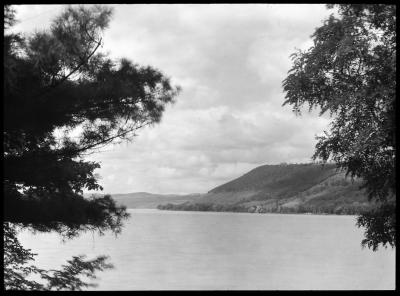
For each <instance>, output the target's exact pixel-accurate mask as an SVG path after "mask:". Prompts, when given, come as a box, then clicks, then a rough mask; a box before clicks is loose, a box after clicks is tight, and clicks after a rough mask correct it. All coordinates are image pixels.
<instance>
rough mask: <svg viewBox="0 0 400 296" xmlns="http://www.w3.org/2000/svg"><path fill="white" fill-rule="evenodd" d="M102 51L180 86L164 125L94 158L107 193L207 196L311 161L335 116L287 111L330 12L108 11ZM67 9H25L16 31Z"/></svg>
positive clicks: (275, 8) (316, 8) (319, 8)
mask: <svg viewBox="0 0 400 296" xmlns="http://www.w3.org/2000/svg"><path fill="white" fill-rule="evenodd" d="M112 6H113V7H114V8H115V9H114V15H113V18H112V21H111V23H110V26H109V28H108V29H107V30H106V32H105V36H104V48H103V50H105V51H107V52H109V54H110V56H111V57H113V58H120V57H126V58H129V59H131V60H132V61H134V62H135V63H138V64H141V65H151V66H153V67H155V68H158V69H160V70H161V71H162V72H164V73H165V74H166V75H167V76H169V77H170V78H171V80H172V81H173V82H174V83H175V84H178V85H180V86H181V87H182V92H181V93H180V95H179V96H178V97H177V98H176V103H175V104H173V105H170V106H168V108H167V109H166V111H165V113H164V116H163V119H162V121H161V123H160V124H158V125H155V126H153V127H149V128H145V129H143V130H141V131H139V132H138V136H137V137H136V138H135V139H134V140H133V141H132V142H130V143H122V144H119V145H112V146H109V147H107V148H106V149H104V151H103V152H101V153H97V154H94V155H92V156H91V157H90V159H91V160H96V161H99V162H100V163H101V165H102V168H101V169H99V170H98V171H97V173H99V174H100V176H101V180H100V183H101V185H102V186H103V187H104V192H105V193H127V192H138V191H146V192H152V193H195V192H199V193H203V192H207V191H209V190H211V189H212V188H213V187H215V186H218V185H220V184H222V183H224V182H227V181H229V180H232V179H234V178H236V177H239V176H241V175H242V174H244V173H246V172H248V171H249V170H251V169H253V168H255V167H257V166H260V165H263V164H278V163H281V162H287V163H293V162H297V163H299V162H310V161H311V156H312V154H313V151H314V146H315V143H316V140H315V135H317V134H320V133H321V132H322V131H323V130H326V129H327V126H328V123H329V118H327V117H323V118H321V117H318V114H317V113H316V112H315V113H314V112H313V113H307V112H306V110H305V113H304V114H303V115H302V116H301V117H296V116H295V115H294V114H293V113H292V111H291V108H290V106H285V107H282V103H283V101H284V93H283V91H282V86H281V85H282V80H283V79H284V78H285V77H286V75H287V71H288V70H289V69H290V67H291V60H290V58H289V55H290V54H291V53H293V52H294V51H295V48H302V49H305V48H308V47H309V46H310V45H311V44H312V42H311V39H310V35H311V34H312V33H313V32H314V29H315V28H316V27H318V26H320V25H321V24H322V21H323V20H324V19H325V18H326V17H327V16H328V15H329V14H330V13H332V11H330V10H327V9H326V7H325V5H316V4H312V5H305V4H293V5H280V4H252V5H250V4H244V5H233V4H227V5H219V4H213V5H210V4H209V5H148V4H146V5H112ZM61 9H62V6H54V5H52V6H49V5H40V6H29V7H28V6H19V7H18V9H17V18H18V19H19V20H21V22H20V23H19V24H18V25H16V26H15V30H18V31H22V32H32V30H33V29H38V30H40V29H44V28H46V27H48V25H49V23H50V20H51V19H52V18H53V17H54V16H55V15H56V14H57V13H59V11H60V10H61Z"/></svg>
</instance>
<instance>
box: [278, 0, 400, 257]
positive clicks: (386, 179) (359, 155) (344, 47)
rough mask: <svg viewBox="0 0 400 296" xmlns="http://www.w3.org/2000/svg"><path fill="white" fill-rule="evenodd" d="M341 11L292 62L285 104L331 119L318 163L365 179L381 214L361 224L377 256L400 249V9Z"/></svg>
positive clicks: (341, 8)
mask: <svg viewBox="0 0 400 296" xmlns="http://www.w3.org/2000/svg"><path fill="white" fill-rule="evenodd" d="M334 6H335V5H328V8H333V7H334ZM336 7H337V8H338V16H337V17H335V16H334V15H333V14H332V15H331V16H330V17H329V18H328V19H327V20H325V22H324V24H323V25H322V26H321V27H319V28H317V29H316V30H315V32H314V34H313V35H312V36H311V37H312V38H313V41H314V45H313V46H312V47H311V48H310V49H308V50H306V51H298V52H297V53H295V54H293V55H292V58H293V67H292V69H291V70H290V71H289V73H288V76H287V78H286V79H285V80H284V81H283V88H284V91H285V92H286V95H285V102H284V104H283V105H286V104H289V105H292V106H293V111H294V112H296V113H300V107H302V106H303V105H305V104H308V105H309V108H310V110H311V109H312V108H315V107H319V108H320V110H321V112H320V114H321V115H322V114H324V113H325V112H327V111H329V112H330V115H331V117H332V118H333V120H332V122H331V125H330V131H329V132H325V134H324V135H323V136H320V137H317V139H318V143H317V145H316V151H315V154H314V156H313V158H314V160H315V159H322V160H323V161H324V162H326V161H328V160H333V161H335V162H336V163H337V165H338V167H339V168H340V169H344V170H346V172H347V175H350V176H351V177H360V178H362V179H363V180H364V182H365V184H364V187H365V188H366V190H367V192H368V196H369V199H370V201H371V203H374V205H375V207H374V209H373V210H371V211H368V212H365V213H364V214H362V215H361V216H359V217H358V220H357V225H358V226H362V227H365V228H366V232H365V239H363V241H362V245H363V246H368V247H371V248H372V249H373V250H374V251H375V250H376V249H377V248H378V246H379V244H382V245H383V246H387V245H390V246H392V247H394V246H395V243H396V235H395V233H396V215H395V208H396V202H395V198H396V179H395V163H396V135H395V130H396V127H395V105H396V6H395V5H385V4H368V5H358V4H357V5H356V4H351V5H350V4H346V5H337V6H336Z"/></svg>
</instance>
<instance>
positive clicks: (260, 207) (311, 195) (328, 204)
mask: <svg viewBox="0 0 400 296" xmlns="http://www.w3.org/2000/svg"><path fill="white" fill-rule="evenodd" d="M361 185H362V180H360V179H354V180H351V179H350V178H346V177H345V173H344V172H342V171H337V169H336V165H335V164H325V165H319V164H281V165H264V166H260V167H257V168H255V169H253V170H251V171H250V172H248V173H246V174H244V175H243V176H241V177H239V178H237V179H234V180H232V181H230V182H228V183H225V184H223V185H220V186H218V187H216V188H214V189H212V190H210V191H209V192H208V193H207V194H205V195H203V196H199V198H197V199H195V200H191V201H186V202H184V203H180V204H178V203H173V204H172V203H169V204H162V205H159V206H158V208H159V209H166V210H195V211H234V212H258V213H262V212H280V213H296V212H300V213H329V214H357V213H360V212H362V211H363V210H364V209H367V208H368V206H369V205H368V200H367V197H366V194H365V192H364V191H363V190H361V189H360V186H361Z"/></svg>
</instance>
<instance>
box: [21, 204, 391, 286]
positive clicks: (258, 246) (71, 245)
mask: <svg viewBox="0 0 400 296" xmlns="http://www.w3.org/2000/svg"><path fill="white" fill-rule="evenodd" d="M129 211H130V213H131V218H130V220H129V221H127V222H126V226H125V228H124V230H123V232H122V234H121V235H119V236H118V237H117V238H116V237H115V236H114V235H112V234H106V235H105V236H98V235H96V234H92V233H85V234H82V235H81V236H80V237H79V238H76V239H73V240H70V241H67V242H66V243H62V242H61V239H60V237H59V236H58V235H57V234H54V233H50V234H49V233H47V234H43V233H39V234H36V235H33V234H31V233H29V232H22V233H21V234H20V239H21V242H22V244H23V245H24V247H27V248H31V249H32V250H33V251H34V252H37V253H39V255H38V256H37V260H36V262H37V265H38V266H39V267H42V268H59V267H60V266H61V265H62V264H63V263H65V260H66V259H69V258H71V256H73V255H79V254H86V255H88V258H94V257H95V256H99V255H103V254H104V255H109V256H110V262H112V263H113V264H114V266H115V268H114V269H112V270H107V271H104V272H101V273H98V279H97V280H96V281H95V282H96V283H98V284H99V285H98V287H96V288H92V289H97V290H171V289H173V290H177V289H184V290H191V289H195V290H200V289H205V290H237V289H240V290H293V289H294V290H310V289H311V290H314V289H324V290H335V289H340V290H342V289H352V290H353V289H355V290H364V289H394V288H395V251H394V250H393V249H391V248H390V249H389V248H388V249H380V250H379V251H377V252H372V251H371V250H369V249H362V248H361V246H360V242H361V240H362V238H363V230H362V229H359V228H357V227H355V217H354V216H320V215H281V214H248V213H213V212H173V211H159V210H129Z"/></svg>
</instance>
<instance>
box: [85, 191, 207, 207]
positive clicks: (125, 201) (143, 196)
mask: <svg viewBox="0 0 400 296" xmlns="http://www.w3.org/2000/svg"><path fill="white" fill-rule="evenodd" d="M90 195H91V194H85V196H90ZM95 195H96V196H101V195H102V194H101V195H100V194H95ZM111 197H112V198H113V199H114V200H115V201H116V203H117V204H119V205H124V206H126V207H127V208H128V209H129V208H130V209H155V208H157V206H158V205H160V204H165V203H170V204H175V203H182V202H187V201H194V200H196V198H198V197H200V194H197V193H194V194H188V195H178V194H153V193H147V192H134V193H123V194H111Z"/></svg>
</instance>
